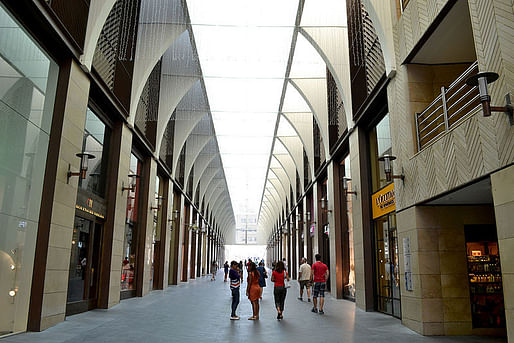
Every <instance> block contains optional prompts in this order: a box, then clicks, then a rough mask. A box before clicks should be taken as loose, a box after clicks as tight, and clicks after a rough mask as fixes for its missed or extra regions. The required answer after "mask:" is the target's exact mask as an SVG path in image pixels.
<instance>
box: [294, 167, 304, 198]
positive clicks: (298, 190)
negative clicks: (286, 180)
mask: <svg viewBox="0 0 514 343" xmlns="http://www.w3.org/2000/svg"><path fill="white" fill-rule="evenodd" d="M302 194H303V191H302V183H301V182H300V175H299V174H298V171H297V172H296V202H298V201H300V196H301V195H302Z"/></svg>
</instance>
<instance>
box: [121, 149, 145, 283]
mask: <svg viewBox="0 0 514 343" xmlns="http://www.w3.org/2000/svg"><path fill="white" fill-rule="evenodd" d="M129 174H130V175H141V161H140V160H139V159H138V158H137V157H136V156H135V155H134V154H131V156H130V171H129ZM130 182H133V183H135V187H133V188H132V189H130V190H128V196H127V212H126V224H125V238H124V241H123V252H124V255H125V256H124V258H123V260H122V262H121V290H122V291H124V290H135V289H136V287H135V286H136V284H135V277H136V269H135V268H136V261H137V256H136V254H137V220H138V206H139V182H140V178H133V180H130Z"/></svg>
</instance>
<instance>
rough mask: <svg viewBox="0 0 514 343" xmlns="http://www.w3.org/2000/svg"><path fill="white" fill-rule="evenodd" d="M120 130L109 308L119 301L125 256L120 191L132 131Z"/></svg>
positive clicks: (124, 214) (123, 204)
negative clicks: (122, 265)
mask: <svg viewBox="0 0 514 343" xmlns="http://www.w3.org/2000/svg"><path fill="white" fill-rule="evenodd" d="M121 130H122V132H121V151H120V159H119V162H118V163H119V169H118V177H117V185H116V192H117V194H116V209H115V212H114V228H113V242H112V256H111V278H110V282H109V304H108V306H109V308H110V307H112V306H114V305H116V304H118V303H119V302H120V291H121V285H120V279H121V264H122V261H123V259H124V258H125V256H123V255H124V253H123V243H124V240H125V223H126V217H127V196H128V193H129V192H128V191H124V192H122V191H121V189H122V187H123V186H125V187H127V185H128V184H129V183H130V180H129V179H128V174H129V169H130V155H131V153H132V132H131V131H130V129H129V128H128V127H127V126H126V125H122V129H121Z"/></svg>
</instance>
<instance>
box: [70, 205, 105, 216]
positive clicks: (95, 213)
mask: <svg viewBox="0 0 514 343" xmlns="http://www.w3.org/2000/svg"><path fill="white" fill-rule="evenodd" d="M75 208H76V209H77V210H81V211H83V212H86V213H89V214H92V215H94V216H95V217H98V218H101V219H104V218H105V216H104V215H103V214H101V213H98V212H96V211H93V210H92V209H90V208H87V207H84V206H80V205H75Z"/></svg>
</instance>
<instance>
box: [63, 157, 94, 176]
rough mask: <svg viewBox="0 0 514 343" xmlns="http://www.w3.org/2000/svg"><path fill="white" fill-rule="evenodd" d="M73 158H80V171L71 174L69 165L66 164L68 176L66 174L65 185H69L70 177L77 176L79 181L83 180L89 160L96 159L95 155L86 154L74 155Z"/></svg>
mask: <svg viewBox="0 0 514 343" xmlns="http://www.w3.org/2000/svg"><path fill="white" fill-rule="evenodd" d="M75 156H77V157H78V158H80V171H78V172H72V171H71V164H68V174H67V179H66V183H70V178H71V177H72V176H78V177H79V178H80V179H82V180H84V179H85V178H86V172H87V167H88V164H89V160H90V159H93V158H96V156H95V155H92V154H89V153H87V152H81V153H78V154H76V155H75Z"/></svg>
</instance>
